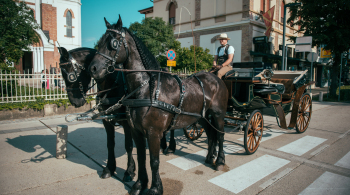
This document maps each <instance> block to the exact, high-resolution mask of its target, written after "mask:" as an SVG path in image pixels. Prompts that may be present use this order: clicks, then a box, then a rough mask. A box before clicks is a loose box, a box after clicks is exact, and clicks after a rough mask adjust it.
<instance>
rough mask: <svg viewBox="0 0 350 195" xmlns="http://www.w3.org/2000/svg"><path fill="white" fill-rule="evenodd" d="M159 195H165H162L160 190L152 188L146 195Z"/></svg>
mask: <svg viewBox="0 0 350 195" xmlns="http://www.w3.org/2000/svg"><path fill="white" fill-rule="evenodd" d="M158 194H163V193H160V192H159V190H157V189H156V188H151V189H149V190H147V193H146V195H158Z"/></svg>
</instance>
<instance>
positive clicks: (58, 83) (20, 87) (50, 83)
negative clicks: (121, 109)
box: [0, 69, 193, 103]
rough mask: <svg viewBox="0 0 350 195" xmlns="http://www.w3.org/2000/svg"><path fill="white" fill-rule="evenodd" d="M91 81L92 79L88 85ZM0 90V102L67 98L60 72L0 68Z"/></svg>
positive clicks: (182, 72) (90, 92) (178, 73)
mask: <svg viewBox="0 0 350 195" xmlns="http://www.w3.org/2000/svg"><path fill="white" fill-rule="evenodd" d="M44 72H46V71H44ZM192 73H193V72H190V71H186V69H185V70H181V71H176V72H175V71H173V72H172V74H176V75H178V76H179V77H180V78H181V79H184V78H186V77H187V76H189V75H191V74H192ZM93 82H94V81H93V79H92V80H91V83H90V86H91V85H92V84H93ZM0 91H1V97H0V103H15V102H28V101H36V100H37V98H42V99H44V100H57V99H68V96H67V92H66V90H65V82H64V80H63V78H62V75H61V73H52V74H50V73H49V74H46V73H45V74H44V73H41V74H38V73H35V74H32V73H29V71H27V72H26V71H24V72H23V73H21V72H16V73H13V72H6V71H2V70H0ZM95 92H97V85H95V86H94V87H93V88H91V89H90V90H89V91H88V92H87V95H90V94H92V93H95Z"/></svg>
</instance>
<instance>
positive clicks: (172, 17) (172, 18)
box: [169, 3, 176, 24]
mask: <svg viewBox="0 0 350 195" xmlns="http://www.w3.org/2000/svg"><path fill="white" fill-rule="evenodd" d="M175 8H176V6H175V4H174V3H171V4H170V6H169V24H175Z"/></svg>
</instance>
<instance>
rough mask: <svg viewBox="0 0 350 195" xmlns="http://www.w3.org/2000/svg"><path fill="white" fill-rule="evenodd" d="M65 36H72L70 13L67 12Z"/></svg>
mask: <svg viewBox="0 0 350 195" xmlns="http://www.w3.org/2000/svg"><path fill="white" fill-rule="evenodd" d="M66 26H67V37H72V13H71V12H70V11H68V12H67V15H66Z"/></svg>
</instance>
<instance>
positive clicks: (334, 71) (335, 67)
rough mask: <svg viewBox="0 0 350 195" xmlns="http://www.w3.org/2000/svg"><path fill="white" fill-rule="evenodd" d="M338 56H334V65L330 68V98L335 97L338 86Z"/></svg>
mask: <svg viewBox="0 0 350 195" xmlns="http://www.w3.org/2000/svg"><path fill="white" fill-rule="evenodd" d="M340 56H341V54H335V56H334V63H333V65H332V68H331V80H332V82H331V88H330V97H336V96H337V94H336V92H337V88H338V85H339V67H340Z"/></svg>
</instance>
